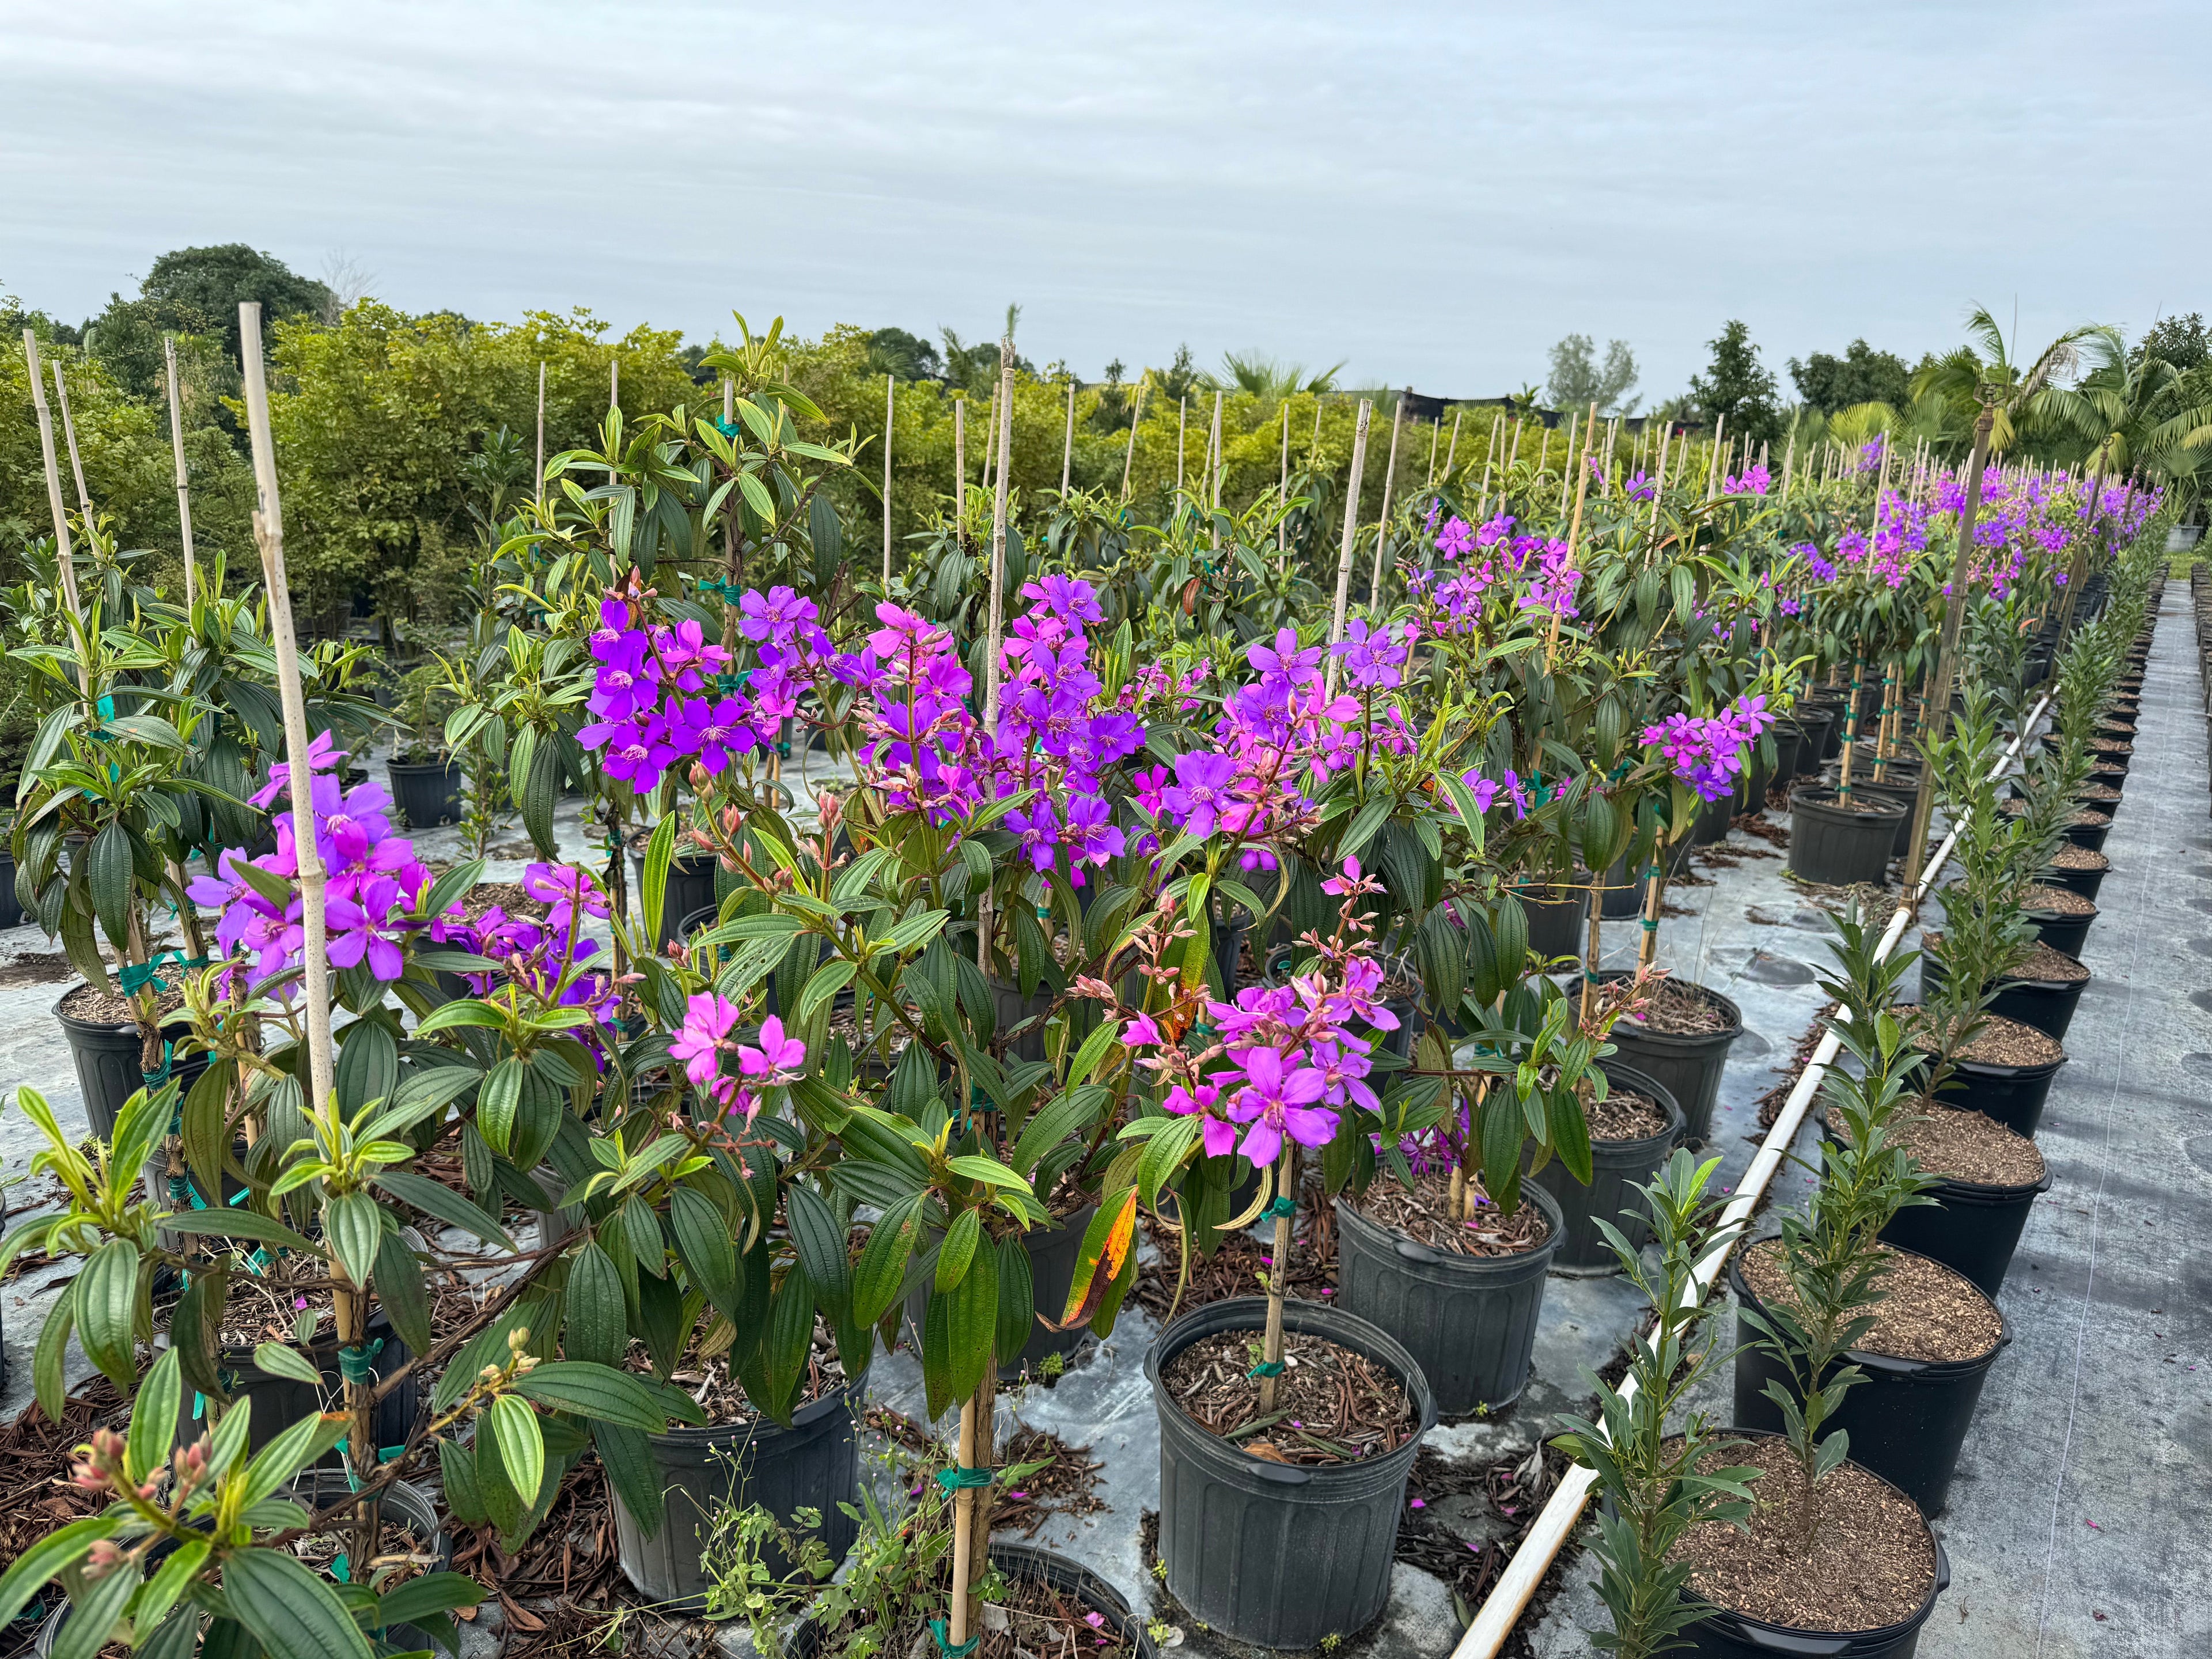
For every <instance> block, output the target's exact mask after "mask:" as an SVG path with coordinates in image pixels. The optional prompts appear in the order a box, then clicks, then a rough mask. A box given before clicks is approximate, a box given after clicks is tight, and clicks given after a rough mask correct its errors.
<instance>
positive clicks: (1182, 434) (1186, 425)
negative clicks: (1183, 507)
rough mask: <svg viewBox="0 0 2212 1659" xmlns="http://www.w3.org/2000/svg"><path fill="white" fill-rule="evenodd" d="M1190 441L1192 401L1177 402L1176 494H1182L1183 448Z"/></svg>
mask: <svg viewBox="0 0 2212 1659" xmlns="http://www.w3.org/2000/svg"><path fill="white" fill-rule="evenodd" d="M1189 441H1190V399H1189V398H1188V397H1184V398H1177V399H1176V495H1182V460H1183V447H1184V446H1185V445H1186V444H1188V442H1189Z"/></svg>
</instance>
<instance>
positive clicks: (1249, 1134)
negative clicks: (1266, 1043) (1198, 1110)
mask: <svg viewBox="0 0 2212 1659" xmlns="http://www.w3.org/2000/svg"><path fill="white" fill-rule="evenodd" d="M1240 1064H1241V1066H1242V1068H1243V1073H1244V1077H1245V1079H1246V1081H1245V1086H1244V1088H1243V1090H1242V1091H1239V1093H1238V1094H1237V1098H1236V1100H1235V1102H1234V1103H1232V1104H1231V1106H1230V1109H1229V1115H1230V1116H1231V1118H1232V1119H1234V1120H1235V1121H1237V1122H1239V1123H1243V1124H1247V1125H1249V1127H1248V1128H1247V1129H1246V1130H1245V1132H1244V1139H1243V1141H1242V1142H1241V1143H1240V1144H1239V1145H1238V1146H1237V1151H1238V1152H1242V1153H1243V1155H1244V1157H1245V1158H1248V1159H1249V1160H1250V1161H1251V1162H1252V1163H1254V1164H1273V1162H1274V1161H1275V1160H1276V1159H1277V1158H1279V1157H1280V1156H1282V1151H1283V1137H1284V1136H1285V1135H1286V1134H1287V1135H1288V1136H1289V1137H1290V1138H1291V1139H1292V1140H1295V1141H1297V1143H1298V1145H1299V1146H1327V1145H1328V1143H1329V1141H1330V1140H1331V1139H1333V1138H1334V1136H1335V1134H1336V1114H1335V1113H1334V1112H1331V1111H1327V1110H1324V1109H1322V1108H1320V1107H1317V1106H1316V1105H1315V1104H1314V1102H1316V1101H1317V1100H1319V1099H1320V1098H1321V1097H1322V1094H1323V1092H1324V1091H1326V1090H1327V1089H1328V1079H1327V1078H1326V1077H1324V1076H1323V1075H1322V1073H1320V1072H1319V1071H1317V1070H1316V1069H1315V1068H1314V1067H1312V1066H1298V1067H1297V1069H1295V1070H1292V1071H1289V1072H1285V1068H1284V1064H1283V1057H1282V1056H1281V1055H1280V1054H1277V1053H1276V1052H1275V1051H1274V1050H1273V1048H1254V1049H1251V1050H1249V1052H1247V1053H1246V1054H1243V1056H1241V1059H1240Z"/></svg>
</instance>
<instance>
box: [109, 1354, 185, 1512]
mask: <svg viewBox="0 0 2212 1659" xmlns="http://www.w3.org/2000/svg"><path fill="white" fill-rule="evenodd" d="M177 1364H178V1361H177V1352H176V1350H175V1349H173V1348H171V1349H168V1350H167V1351H165V1352H163V1353H162V1355H161V1358H159V1359H157V1360H155V1362H154V1369H153V1370H150V1371H149V1372H148V1373H147V1374H146V1386H145V1388H144V1389H143V1391H141V1393H140V1394H139V1396H138V1401H137V1404H136V1405H135V1406H133V1407H131V1438H130V1442H129V1443H128V1445H127V1447H126V1449H125V1453H124V1460H123V1467H124V1468H125V1471H126V1472H127V1473H128V1474H129V1475H130V1476H131V1479H132V1480H141V1481H143V1480H145V1479H146V1477H147V1476H148V1475H149V1474H152V1473H153V1472H154V1471H155V1469H157V1468H160V1467H161V1465H162V1464H163V1463H165V1462H167V1461H168V1456H169V1445H170V1443H171V1442H172V1441H173V1439H174V1438H175V1437H176V1432H177V1426H176V1425H177V1406H178V1403H179V1401H181V1400H182V1398H183V1395H184V1379H183V1378H182V1376H180V1375H179V1372H178V1370H177Z"/></svg>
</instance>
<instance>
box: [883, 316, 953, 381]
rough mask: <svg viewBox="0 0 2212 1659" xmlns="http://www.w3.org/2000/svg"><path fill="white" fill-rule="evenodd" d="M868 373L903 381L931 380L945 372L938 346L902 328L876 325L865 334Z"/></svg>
mask: <svg viewBox="0 0 2212 1659" xmlns="http://www.w3.org/2000/svg"><path fill="white" fill-rule="evenodd" d="M868 372H869V373H870V374H895V375H896V376H897V377H898V378H899V379H900V380H936V379H938V378H939V376H941V375H942V374H944V373H945V362H944V360H943V359H942V358H940V357H939V356H938V355H937V348H936V347H935V346H933V345H932V344H930V343H929V342H928V341H927V340H925V339H923V338H922V337H921V336H920V335H918V334H909V333H908V332H907V331H905V330H904V329H902V328H879V329H878V330H877V331H875V332H874V333H872V334H871V335H869V336H868Z"/></svg>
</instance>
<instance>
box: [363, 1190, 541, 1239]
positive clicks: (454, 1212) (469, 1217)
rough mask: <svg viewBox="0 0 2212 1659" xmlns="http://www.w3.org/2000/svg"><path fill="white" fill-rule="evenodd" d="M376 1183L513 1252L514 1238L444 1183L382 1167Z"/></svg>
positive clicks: (426, 1211)
mask: <svg viewBox="0 0 2212 1659" xmlns="http://www.w3.org/2000/svg"><path fill="white" fill-rule="evenodd" d="M376 1184H377V1186H378V1187H379V1188H381V1189H382V1190H383V1191H385V1192H386V1193H389V1194H391V1195H392V1197H394V1198H396V1199H398V1200H399V1201H400V1202H401V1203H402V1204H404V1205H406V1206H409V1207H410V1209H416V1210H420V1211H421V1212H422V1213H423V1214H424V1215H427V1216H430V1217H433V1218H435V1219H437V1220H440V1221H442V1222H444V1223H445V1224H446V1225H448V1226H451V1227H459V1229H460V1230H461V1231H463V1232H467V1233H473V1234H475V1235H476V1236H477V1237H478V1238H481V1239H483V1241H484V1242H485V1243H489V1244H497V1245H500V1246H501V1248H503V1249H507V1250H510V1251H511V1250H513V1249H514V1240H513V1239H512V1238H510V1237H508V1236H507V1231H506V1230H505V1229H504V1228H502V1227H501V1225H499V1224H498V1223H497V1222H496V1221H494V1220H493V1219H492V1218H490V1217H489V1216H488V1215H486V1214H485V1213H484V1212H483V1211H482V1210H481V1209H479V1208H477V1206H475V1205H474V1204H471V1202H470V1201H469V1200H467V1199H465V1198H464V1197H462V1196H461V1195H460V1194H459V1193H457V1192H455V1191H454V1190H453V1188H451V1187H448V1186H447V1185H445V1184H444V1183H443V1182H436V1181H433V1180H431V1179H430V1177H429V1176H421V1175H416V1174H413V1173H411V1172H410V1171H409V1170H379V1171H378V1172H377V1176H376Z"/></svg>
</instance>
